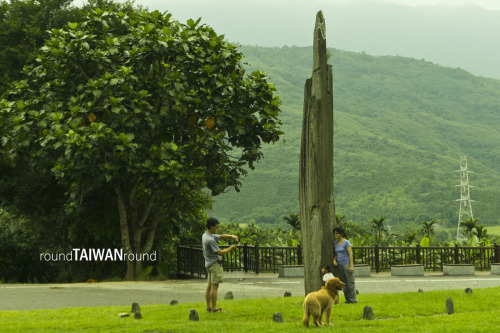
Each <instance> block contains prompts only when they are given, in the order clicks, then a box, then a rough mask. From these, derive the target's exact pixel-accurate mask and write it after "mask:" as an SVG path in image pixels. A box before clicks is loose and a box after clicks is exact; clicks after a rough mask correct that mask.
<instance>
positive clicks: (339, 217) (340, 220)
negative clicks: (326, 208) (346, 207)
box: [335, 214, 346, 227]
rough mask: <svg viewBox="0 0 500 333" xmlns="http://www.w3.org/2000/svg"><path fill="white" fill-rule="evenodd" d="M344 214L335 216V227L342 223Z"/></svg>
mask: <svg viewBox="0 0 500 333" xmlns="http://www.w3.org/2000/svg"><path fill="white" fill-rule="evenodd" d="M345 217H346V216H345V214H342V215H337V214H335V226H336V227H338V226H340V224H341V223H342V220H343V219H345Z"/></svg>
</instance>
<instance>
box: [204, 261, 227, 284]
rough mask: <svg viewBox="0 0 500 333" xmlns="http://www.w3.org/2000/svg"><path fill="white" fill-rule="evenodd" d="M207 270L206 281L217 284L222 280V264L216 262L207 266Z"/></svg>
mask: <svg viewBox="0 0 500 333" xmlns="http://www.w3.org/2000/svg"><path fill="white" fill-rule="evenodd" d="M207 272H208V283H210V284H219V283H222V282H224V278H223V277H222V265H221V264H219V263H218V262H216V263H215V264H212V266H210V267H208V268H207Z"/></svg>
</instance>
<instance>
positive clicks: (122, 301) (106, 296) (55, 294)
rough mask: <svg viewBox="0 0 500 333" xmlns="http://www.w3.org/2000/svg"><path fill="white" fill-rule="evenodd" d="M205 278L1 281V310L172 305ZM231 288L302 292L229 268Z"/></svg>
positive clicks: (423, 281) (365, 280) (436, 276)
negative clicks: (12, 282) (47, 282)
mask: <svg viewBox="0 0 500 333" xmlns="http://www.w3.org/2000/svg"><path fill="white" fill-rule="evenodd" d="M205 287H206V281H205V280H199V279H190V280H168V281H158V282H104V283H73V284H0V311H5V310H35V309H54V308H68V307H91V306H113V305H126V306H130V305H131V304H132V303H133V302H138V303H139V304H141V305H142V304H169V303H170V301H172V300H177V301H178V302H179V303H189V302H203V301H204V293H205ZM488 287H500V275H492V274H490V273H489V272H484V273H483V272H476V275H475V276H461V277H450V276H443V275H442V274H441V273H430V274H429V273H426V275H425V276H423V277H400V276H397V277H395V276H391V275H390V273H379V274H375V273H372V276H371V277H358V278H356V289H358V290H359V293H360V295H363V294H369V293H394V292H417V291H418V290H419V289H422V290H423V291H430V290H445V289H465V288H472V289H476V288H488ZM228 291H232V292H233V295H234V297H235V298H237V299H240V298H261V297H283V295H284V293H285V292H286V291H290V292H291V293H292V296H301V295H304V280H303V279H302V278H278V276H277V274H259V275H255V274H253V273H226V274H225V283H223V284H221V285H220V288H219V298H220V299H222V298H223V297H224V295H225V293H226V292H228Z"/></svg>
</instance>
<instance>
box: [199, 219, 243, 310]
mask: <svg viewBox="0 0 500 333" xmlns="http://www.w3.org/2000/svg"><path fill="white" fill-rule="evenodd" d="M218 228H219V221H218V220H217V219H215V218H213V217H211V218H209V219H208V220H207V231H205V233H204V234H203V237H202V238H201V243H202V247H203V257H204V258H205V268H206V269H207V278H208V285H207V290H206V291H205V300H206V301H207V312H220V311H222V309H220V308H218V307H217V290H218V289H219V284H220V283H222V282H224V279H223V276H222V274H223V270H222V258H221V257H220V256H221V255H224V254H226V253H228V252H230V251H232V250H234V249H235V248H236V247H237V246H238V244H233V245H231V246H230V247H228V248H227V249H225V250H221V249H220V248H219V246H218V245H217V241H218V240H219V238H221V239H225V238H232V239H234V240H235V241H236V242H238V240H239V239H238V236H235V235H217V234H216V232H217V229H218Z"/></svg>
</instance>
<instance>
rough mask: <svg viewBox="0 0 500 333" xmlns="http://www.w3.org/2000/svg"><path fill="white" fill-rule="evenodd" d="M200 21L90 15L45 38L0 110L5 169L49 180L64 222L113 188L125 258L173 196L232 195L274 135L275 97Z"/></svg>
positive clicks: (148, 241)
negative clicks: (59, 188) (62, 193)
mask: <svg viewBox="0 0 500 333" xmlns="http://www.w3.org/2000/svg"><path fill="white" fill-rule="evenodd" d="M199 21H200V20H198V21H196V22H195V21H193V20H188V22H187V24H181V23H179V22H177V21H175V20H173V19H172V18H171V16H170V14H166V13H165V14H162V13H160V12H158V11H155V12H146V11H144V12H128V13H123V12H120V11H116V10H102V9H95V10H91V11H90V12H89V13H88V19H87V20H86V21H83V22H81V23H68V24H67V27H66V28H65V29H55V30H53V31H52V32H51V34H50V38H49V39H48V40H47V41H46V43H45V46H44V47H42V48H41V49H40V53H39V54H38V56H37V62H36V64H33V65H31V66H28V67H26V68H25V74H26V76H27V79H26V80H23V81H20V82H18V83H17V85H16V89H15V90H13V91H12V92H11V93H10V95H9V96H8V99H7V100H2V101H1V102H0V110H1V118H0V122H2V123H3V124H2V125H3V126H2V128H3V129H4V130H3V133H2V134H3V137H2V144H3V149H4V153H5V155H6V158H7V159H8V160H9V161H11V162H12V163H13V164H14V165H21V164H23V163H22V162H26V161H27V165H28V167H29V168H32V169H36V170H40V172H43V170H51V173H52V175H54V176H55V177H56V179H57V181H58V184H61V185H63V186H64V187H65V188H66V189H67V193H68V194H69V196H68V199H67V208H70V210H73V211H74V210H75V209H77V208H78V207H80V206H81V205H80V204H81V198H82V197H83V196H84V195H85V194H86V193H90V192H91V191H93V190H96V189H99V188H106V187H112V188H113V190H114V192H115V194H116V197H115V199H116V203H117V209H118V213H119V217H120V227H121V234H122V245H123V247H124V249H125V251H126V252H130V253H139V252H142V253H145V252H147V251H149V249H150V248H151V246H152V243H153V241H154V232H155V230H156V228H157V226H158V223H159V222H160V221H163V220H165V219H166V218H167V217H168V216H169V215H170V214H171V213H172V212H173V211H174V208H175V207H176V205H177V204H178V202H179V201H180V200H182V198H183V194H186V193H188V192H189V191H193V190H194V191H198V190H201V189H202V188H203V187H205V186H206V187H208V189H210V190H211V192H212V194H213V195H217V194H220V193H222V192H223V191H225V190H226V188H228V187H235V188H236V189H238V187H239V186H240V185H241V183H240V178H241V176H242V175H245V174H246V173H247V171H246V167H247V166H248V167H249V168H253V167H254V166H253V163H254V162H256V161H258V160H259V159H260V158H261V157H262V152H261V147H262V144H263V143H270V142H276V141H277V140H279V138H280V135H281V134H282V133H281V131H280V130H279V126H280V121H279V120H278V114H279V112H280V109H279V106H280V100H279V98H278V97H277V96H276V95H275V88H274V86H273V85H272V84H271V83H270V82H269V81H268V78H267V77H266V76H265V74H264V73H262V72H260V71H254V72H253V73H251V74H249V75H247V76H245V75H244V73H245V71H244V69H243V67H242V65H241V63H240V61H241V59H242V57H243V55H242V54H241V53H240V52H239V51H238V50H237V48H236V46H234V45H232V44H229V43H227V42H226V41H225V40H224V39H223V36H219V35H217V34H216V33H215V32H214V31H213V29H212V28H210V27H209V26H206V25H200V22H199ZM23 165H25V164H23ZM129 273H130V272H128V273H127V276H128V277H132V278H133V275H134V274H132V275H129Z"/></svg>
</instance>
